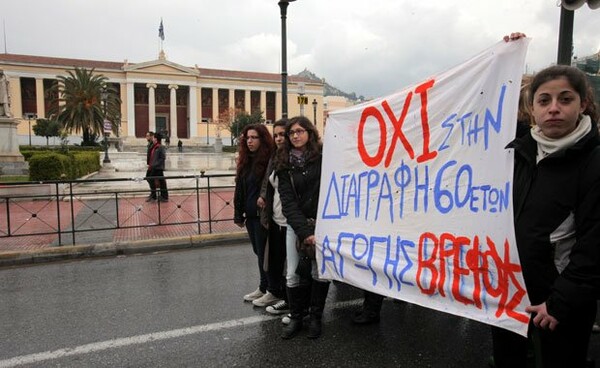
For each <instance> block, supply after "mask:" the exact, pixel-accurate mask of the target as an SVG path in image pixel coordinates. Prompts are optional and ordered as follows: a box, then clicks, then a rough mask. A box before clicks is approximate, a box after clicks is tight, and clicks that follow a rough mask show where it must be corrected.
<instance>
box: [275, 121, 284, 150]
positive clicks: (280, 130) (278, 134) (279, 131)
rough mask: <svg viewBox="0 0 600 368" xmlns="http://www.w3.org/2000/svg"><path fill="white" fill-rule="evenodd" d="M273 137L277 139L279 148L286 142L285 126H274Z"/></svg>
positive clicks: (276, 142)
mask: <svg viewBox="0 0 600 368" xmlns="http://www.w3.org/2000/svg"><path fill="white" fill-rule="evenodd" d="M273 138H274V139H275V144H276V145H277V148H279V147H281V146H283V144H284V143H285V127H282V126H276V127H275V128H273Z"/></svg>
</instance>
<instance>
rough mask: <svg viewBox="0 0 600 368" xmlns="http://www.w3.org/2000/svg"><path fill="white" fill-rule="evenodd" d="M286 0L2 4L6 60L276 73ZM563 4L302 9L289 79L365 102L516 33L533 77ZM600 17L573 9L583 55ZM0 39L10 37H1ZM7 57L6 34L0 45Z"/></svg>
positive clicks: (350, 4)
mask: <svg viewBox="0 0 600 368" xmlns="http://www.w3.org/2000/svg"><path fill="white" fill-rule="evenodd" d="M277 2H278V1H277V0H162V1H157V0H103V1H93V0H52V1H48V0H0V21H3V22H4V24H5V29H6V49H7V51H8V52H9V53H14V54H28V55H43V56H55V57H68V58H79V59H95V60H107V61H123V60H124V59H128V60H129V61H130V62H143V61H148V60H154V59H156V58H157V55H158V50H159V38H158V26H159V23H160V19H161V17H162V19H163V23H164V29H165V41H164V49H165V52H166V53H167V58H168V59H169V60H170V61H172V62H175V63H179V64H183V65H186V66H193V65H194V64H197V65H198V66H199V67H204V68H217V69H232V70H245V71H261V72H271V73H279V72H280V71H281V56H280V55H281V19H280V12H279V7H278V5H277ZM559 16H560V8H559V7H558V6H557V0H502V1H499V0H461V1H458V0H297V1H295V2H293V3H291V4H290V6H289V8H288V20H287V25H288V72H289V74H296V73H298V72H300V71H302V70H303V69H304V68H308V69H309V70H311V71H312V72H314V73H315V74H317V75H318V76H320V77H322V78H326V79H327V81H328V82H329V83H331V84H332V85H334V86H336V87H338V88H340V89H342V90H344V91H346V92H356V93H357V94H358V95H364V96H366V97H377V96H383V95H387V94H389V93H391V92H394V91H396V90H399V89H401V88H403V87H405V86H408V85H411V84H413V83H416V82H419V81H421V80H422V79H424V78H426V77H428V76H430V75H432V74H437V73H439V72H442V71H444V70H446V69H448V68H450V67H452V66H454V65H456V64H459V63H461V62H462V61H464V60H467V59H468V58H469V57H471V56H473V55H475V54H477V53H478V52H479V51H481V50H483V49H486V48H487V47H490V46H491V45H492V44H494V43H495V42H498V41H499V40H500V39H501V38H502V36H503V35H504V34H507V33H510V32H511V31H522V32H525V33H526V34H527V35H528V36H529V37H531V38H532V42H531V44H530V47H529V51H528V56H527V65H526V70H527V71H529V72H531V71H535V70H539V69H541V68H543V67H545V66H547V65H550V64H551V63H554V62H555V61H556V54H557V51H556V50H557V43H558V41H557V40H558V28H559V18H560V17H559ZM599 29H600V9H598V10H590V9H589V8H588V7H587V5H584V6H583V7H581V8H579V9H578V10H577V11H576V12H575V27H574V53H575V55H580V56H585V55H590V54H593V53H596V52H598V51H599V50H600V36H599V33H598V30H599ZM0 31H1V29H0ZM0 47H1V48H0V52H4V47H5V44H4V37H2V38H1V39H0Z"/></svg>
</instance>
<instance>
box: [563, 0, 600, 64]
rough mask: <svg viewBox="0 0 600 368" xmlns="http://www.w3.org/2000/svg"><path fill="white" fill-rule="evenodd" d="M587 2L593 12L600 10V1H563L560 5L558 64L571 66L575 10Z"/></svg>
mask: <svg viewBox="0 0 600 368" xmlns="http://www.w3.org/2000/svg"><path fill="white" fill-rule="evenodd" d="M586 2H587V4H588V7H589V8H590V9H592V10H594V9H598V8H600V1H599V0H587V1H586V0H562V1H561V3H560V25H559V28H558V56H557V60H556V63H557V64H559V65H571V55H572V53H573V24H574V22H575V10H576V9H577V8H579V7H580V6H582V5H583V4H585V3H586Z"/></svg>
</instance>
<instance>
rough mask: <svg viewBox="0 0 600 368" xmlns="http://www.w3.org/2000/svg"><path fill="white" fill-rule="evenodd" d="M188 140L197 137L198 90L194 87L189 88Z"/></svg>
mask: <svg viewBox="0 0 600 368" xmlns="http://www.w3.org/2000/svg"><path fill="white" fill-rule="evenodd" d="M189 90H190V93H189V96H188V98H189V105H190V110H189V115H190V119H189V123H188V125H189V130H188V132H189V138H195V137H196V136H197V135H198V88H197V87H196V86H190V87H189Z"/></svg>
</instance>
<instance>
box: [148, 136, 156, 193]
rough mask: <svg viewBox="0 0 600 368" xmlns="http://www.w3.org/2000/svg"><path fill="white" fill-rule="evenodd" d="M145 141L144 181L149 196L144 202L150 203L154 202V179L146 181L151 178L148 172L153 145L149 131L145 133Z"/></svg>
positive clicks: (152, 137)
mask: <svg viewBox="0 0 600 368" xmlns="http://www.w3.org/2000/svg"><path fill="white" fill-rule="evenodd" d="M146 141H147V142H148V144H147V145H146V181H147V182H148V186H150V195H149V196H148V198H146V202H151V201H153V200H156V187H155V185H154V179H148V177H150V176H152V175H151V171H152V170H150V150H151V148H152V146H153V145H154V132H152V131H150V132H148V133H146Z"/></svg>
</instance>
